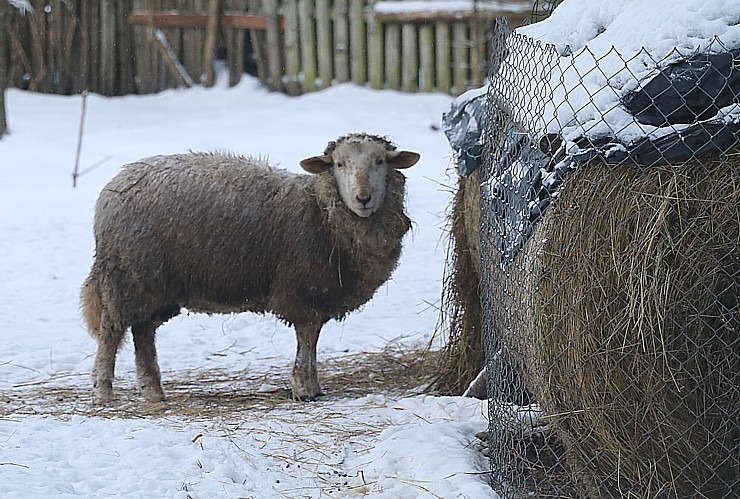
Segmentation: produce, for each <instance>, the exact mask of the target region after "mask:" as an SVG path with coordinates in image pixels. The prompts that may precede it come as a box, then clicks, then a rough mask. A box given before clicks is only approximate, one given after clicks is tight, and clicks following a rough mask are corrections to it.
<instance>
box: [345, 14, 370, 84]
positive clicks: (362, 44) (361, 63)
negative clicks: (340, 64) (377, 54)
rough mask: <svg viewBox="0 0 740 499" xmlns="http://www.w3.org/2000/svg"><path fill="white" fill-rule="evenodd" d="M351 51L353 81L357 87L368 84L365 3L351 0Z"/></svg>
mask: <svg viewBox="0 0 740 499" xmlns="http://www.w3.org/2000/svg"><path fill="white" fill-rule="evenodd" d="M349 2H350V3H349V50H350V54H351V57H350V59H351V60H350V65H351V67H352V81H353V82H354V83H356V84H357V85H364V84H365V83H366V82H367V65H366V62H365V61H366V55H367V41H366V40H365V34H366V33H365V16H364V13H363V11H364V8H365V2H364V1H363V0H349Z"/></svg>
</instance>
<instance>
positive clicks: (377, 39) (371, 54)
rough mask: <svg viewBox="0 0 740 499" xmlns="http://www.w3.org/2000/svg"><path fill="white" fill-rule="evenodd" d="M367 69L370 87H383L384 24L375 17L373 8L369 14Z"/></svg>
mask: <svg viewBox="0 0 740 499" xmlns="http://www.w3.org/2000/svg"><path fill="white" fill-rule="evenodd" d="M367 38H368V51H367V66H368V68H367V70H368V77H369V79H370V87H371V88H375V89H380V88H383V25H382V24H380V23H379V22H378V21H377V20H376V19H375V14H373V12H372V9H371V10H370V12H369V13H368V15H367Z"/></svg>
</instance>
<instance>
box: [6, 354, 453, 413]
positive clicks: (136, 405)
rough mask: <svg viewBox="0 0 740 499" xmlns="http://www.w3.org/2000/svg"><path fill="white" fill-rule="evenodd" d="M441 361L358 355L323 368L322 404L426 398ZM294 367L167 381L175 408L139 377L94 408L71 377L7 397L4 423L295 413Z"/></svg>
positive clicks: (78, 377)
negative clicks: (145, 391) (140, 389)
mask: <svg viewBox="0 0 740 499" xmlns="http://www.w3.org/2000/svg"><path fill="white" fill-rule="evenodd" d="M438 362H439V353H438V352H434V351H430V350H428V349H410V350H403V349H400V348H398V347H389V348H387V349H386V350H385V351H383V352H370V353H357V354H353V355H347V356H343V357H338V358H333V359H331V360H329V361H327V362H320V363H319V375H320V377H321V382H322V387H323V390H324V392H325V393H326V395H325V396H323V397H322V398H321V399H320V400H322V401H331V400H333V399H340V398H341V399H346V398H359V397H363V396H365V395H370V394H376V393H382V394H384V395H387V396H403V395H412V394H416V393H421V392H422V391H423V389H424V388H425V387H426V385H425V380H428V379H429V377H430V373H433V372H435V370H436V366H437V365H438ZM288 373H289V369H288V366H285V365H280V366H276V367H273V368H271V369H269V370H267V371H265V370H264V369H260V370H259V371H258V372H250V371H230V370H227V369H221V368H219V369H206V370H191V371H175V372H166V373H163V378H164V379H163V385H164V386H163V387H164V390H165V393H166V394H167V401H166V402H163V403H161V404H148V403H146V402H145V401H144V399H143V398H142V397H141V395H140V394H139V393H137V391H136V390H135V389H134V388H133V384H134V381H133V380H134V375H133V373H129V375H127V376H124V377H123V378H124V379H119V380H117V382H116V386H115V390H116V399H115V400H114V401H113V402H112V403H111V404H107V405H103V406H101V405H94V404H93V403H92V389H91V382H90V375H89V373H84V374H83V373H76V374H67V375H64V376H60V377H56V378H52V379H49V380H45V381H42V382H37V383H29V384H26V385H24V386H18V387H15V389H13V390H9V391H0V417H12V416H13V415H28V414H40V415H51V416H55V417H58V418H68V417H70V416H73V415H82V416H98V417H108V418H144V417H151V416H155V417H157V416H159V417H185V418H188V419H194V420H199V419H214V418H227V419H228V418H232V417H233V418H238V417H239V414H241V413H243V412H244V411H262V412H264V413H267V412H270V411H273V410H275V409H291V408H295V407H296V406H302V405H303V403H302V402H295V401H293V400H292V398H291V392H290V388H289V387H290V383H289V380H288Z"/></svg>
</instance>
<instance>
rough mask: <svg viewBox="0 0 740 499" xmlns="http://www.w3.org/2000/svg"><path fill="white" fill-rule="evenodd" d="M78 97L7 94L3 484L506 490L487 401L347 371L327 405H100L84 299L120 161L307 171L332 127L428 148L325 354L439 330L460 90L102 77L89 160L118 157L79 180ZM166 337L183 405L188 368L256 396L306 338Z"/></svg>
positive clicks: (0, 321)
mask: <svg viewBox="0 0 740 499" xmlns="http://www.w3.org/2000/svg"><path fill="white" fill-rule="evenodd" d="M225 79H226V78H225V77H224V76H223V75H222V77H221V79H220V81H221V82H223V80H225ZM81 99H82V98H81V97H80V96H70V97H68V96H54V95H40V94H34V93H29V92H23V91H20V90H15V89H10V90H8V91H7V94H6V103H7V106H8V120H9V128H10V134H9V135H7V136H5V137H4V138H3V139H2V140H0V234H1V235H2V237H1V238H0V254H2V255H3V258H2V260H1V261H0V296H2V297H3V299H2V301H1V302H0V397H1V398H0V401H2V403H3V406H4V407H3V410H2V412H0V469H2V474H3V493H4V494H5V495H7V496H8V497H14V498H37V497H44V496H51V497H92V496H116V497H132V498H133V497H137V498H138V497H153V498H154V497H157V498H159V497H175V498H182V499H185V498H188V497H192V498H231V497H234V498H236V497H259V498H272V497H280V498H285V497H289V498H292V497H296V498H297V497H332V496H336V497H377V498H381V497H393V498H411V497H430V498H431V497H444V498H448V497H449V498H473V497H475V498H485V497H491V498H494V497H496V495H495V494H494V492H493V491H492V490H491V489H490V487H489V486H488V484H487V483H486V481H485V480H486V475H485V473H486V472H487V471H488V463H487V461H486V460H485V458H483V457H482V455H481V454H480V452H479V451H478V450H477V447H476V444H475V437H474V435H475V433H476V432H479V431H481V430H484V429H485V428H486V426H487V423H486V420H485V416H484V415H485V414H486V412H487V409H486V407H485V405H484V403H483V402H481V401H478V400H474V399H468V398H462V397H432V396H427V395H418V394H417V395H413V394H405V393H383V392H382V391H378V393H376V394H372V395H365V396H362V397H357V396H354V397H353V396H351V394H350V393H349V389H350V388H351V385H352V382H351V381H349V382H348V385H347V393H343V392H342V391H341V389H337V390H333V391H331V392H329V393H327V396H326V397H324V399H322V400H319V401H317V402H315V403H297V402H295V403H293V402H287V401H286V402H285V403H284V404H280V405H279V406H277V407H272V408H270V407H265V406H264V404H263V405H262V406H260V405H259V404H257V405H256V406H255V407H252V406H251V405H250V406H245V407H244V409H243V410H233V411H230V412H228V411H227V412H224V414H223V415H219V412H218V411H210V412H201V413H198V412H197V411H194V414H193V415H191V416H188V415H187V413H186V411H185V409H187V407H183V408H182V409H183V410H182V411H172V410H171V409H172V407H168V406H165V407H164V408H159V409H157V408H153V409H151V410H148V411H147V410H143V411H138V412H137V411H136V410H131V411H129V413H130V415H128V416H126V411H125V410H122V411H121V413H120V414H119V413H117V412H115V407H114V408H113V409H98V408H96V407H94V406H92V404H91V393H90V392H91V390H90V388H91V387H90V380H89V373H90V371H91V368H92V360H93V355H94V352H95V342H94V340H93V339H91V338H90V337H89V336H88V335H87V333H86V331H85V330H84V327H83V325H82V320H81V317H80V315H79V306H78V293H79V288H80V284H81V283H82V281H83V279H84V278H85V276H86V274H87V272H88V270H89V267H90V264H91V261H92V256H93V249H94V241H93V237H92V217H93V210H94V203H95V199H96V197H97V195H98V193H99V191H100V189H101V188H102V187H103V186H104V185H105V183H106V182H107V181H108V180H110V178H111V177H112V176H113V175H115V173H116V172H117V171H118V169H119V168H120V166H121V165H123V164H125V163H127V162H130V161H134V160H136V159H139V158H142V157H146V156H150V155H154V154H168V153H176V152H183V151H187V150H188V149H192V150H217V149H218V150H231V151H234V152H237V153H241V154H253V155H263V156H268V157H269V159H270V160H271V161H272V162H276V163H279V164H280V165H281V166H283V167H285V168H287V169H289V170H292V171H296V172H298V171H300V168H299V167H298V161H299V160H300V159H301V158H303V157H307V156H310V155H313V154H316V153H320V152H321V151H323V148H324V146H325V145H326V142H327V141H328V140H331V139H334V138H336V137H337V136H339V135H342V134H345V133H348V132H352V131H365V132H368V133H376V134H382V135H388V136H389V137H390V138H391V139H392V140H393V141H394V142H395V143H397V144H398V146H399V147H400V148H404V149H410V150H415V151H418V152H420V153H421V155H422V159H421V161H420V163H419V164H417V165H416V166H415V167H414V168H411V169H409V170H405V174H406V175H407V177H408V212H409V215H410V217H411V218H412V220H413V221H414V227H413V230H412V234H410V235H409V236H408V237H407V239H406V240H405V248H404V255H403V256H402V259H401V262H400V265H399V268H398V269H397V271H396V272H395V273H394V275H393V277H392V279H391V280H390V281H389V282H388V283H387V284H385V285H384V286H382V287H381V288H380V289H379V290H378V292H377V294H376V296H375V298H374V299H373V300H372V301H371V302H370V303H368V304H367V305H366V306H365V307H364V309H363V310H361V311H359V312H356V313H353V314H351V315H350V316H349V318H348V319H347V320H346V321H345V322H343V323H330V324H328V325H327V326H326V327H325V329H324V331H323V332H322V335H321V338H320V340H319V361H320V362H325V366H326V368H329V367H330V366H331V365H332V364H333V363H336V362H339V361H341V360H342V359H346V358H348V357H349V358H351V357H350V356H352V355H357V354H359V353H362V352H379V351H382V350H383V349H384V348H386V347H387V346H388V345H391V346H392V347H394V348H398V349H412V348H415V347H418V346H419V345H426V344H428V343H429V342H430V341H431V342H432V343H433V345H434V346H436V347H438V346H439V340H438V339H433V338H432V335H433V331H434V328H435V325H436V323H437V320H438V315H437V310H436V304H437V302H438V300H439V295H440V288H441V277H442V268H443V261H444V253H445V243H444V240H443V239H444V236H443V230H442V227H443V226H444V224H445V221H444V216H445V210H446V208H447V204H448V201H449V194H450V190H451V188H449V187H447V186H449V185H452V183H453V181H454V180H453V179H451V178H449V177H448V173H447V170H448V167H449V163H450V151H449V146H448V144H447V141H446V139H445V137H444V135H443V134H442V133H441V132H440V131H439V120H440V117H441V114H442V112H443V111H444V110H446V109H447V108H448V107H449V104H450V102H451V97H450V96H447V95H442V94H413V95H410V94H402V93H399V92H393V91H373V90H369V89H364V88H359V87H355V86H352V85H337V86H335V87H332V88H330V89H327V90H325V91H322V92H317V93H312V94H307V95H304V96H301V97H288V96H285V95H283V94H279V93H269V92H267V91H266V90H265V89H263V88H261V87H260V86H259V85H258V83H257V82H256V80H254V79H252V78H245V80H244V81H243V82H242V83H241V84H239V85H238V86H237V87H235V88H233V89H228V88H226V87H225V86H224V84H223V83H219V84H218V85H217V86H216V87H215V88H212V89H204V88H193V89H189V90H172V91H166V92H162V93H160V94H158V95H153V96H127V97H118V98H104V97H101V96H98V95H90V96H88V98H87V118H86V123H85V134H84V142H83V146H82V156H81V159H80V170H81V171H84V170H85V169H87V168H88V167H90V166H91V165H94V164H97V163H102V164H100V166H98V167H96V168H95V169H93V170H91V171H89V172H87V173H85V174H84V175H82V176H81V177H79V178H78V187H77V188H72V181H71V173H72V168H73V164H74V159H75V151H76V147H77V133H78V128H79V119H80V112H81ZM157 346H158V348H159V361H160V366H161V368H162V373H163V379H164V381H165V390H168V387H169V388H170V389H172V388H173V387H174V388H177V387H178V386H180V390H179V391H180V393H184V394H185V395H183V396H182V397H181V398H176V397H175V398H173V399H172V400H174V401H175V402H170V404H174V403H180V401H185V402H182V403H183V404H185V405H186V404H187V402H186V401H187V400H188V399H187V396H186V395H187V393H188V390H190V388H188V386H200V385H201V384H205V383H206V382H207V381H208V382H212V381H213V377H214V376H216V378H218V376H222V377H223V378H222V379H220V380H218V383H217V385H218V387H219V390H221V391H218V390H216V391H214V393H215V394H216V395H214V398H215V399H214V401H213V402H214V403H215V404H216V405H217V406H218V403H219V400H220V399H219V397H222V396H223V395H222V394H223V393H225V392H228V393H231V394H233V397H232V398H235V399H236V400H240V399H238V397H239V396H242V397H245V396H246V395H249V394H243V393H241V389H242V388H243V387H244V384H243V383H239V381H238V379H237V380H234V379H235V378H234V376H239V375H240V373H248V375H249V376H251V377H252V378H254V379H256V380H258V381H256V382H255V384H254V388H253V393H252V394H251V395H255V394H256V395H259V394H260V393H263V392H270V391H274V390H276V389H283V390H285V389H286V387H287V386H288V374H289V370H290V365H291V362H292V359H293V355H294V351H295V339H294V334H293V332H292V330H290V329H288V328H287V327H285V326H283V325H282V324H280V323H279V322H278V321H276V320H275V319H274V318H272V317H271V316H258V315H250V314H235V315H220V316H206V315H201V314H182V315H180V316H178V317H177V318H175V319H173V320H171V321H170V322H168V323H167V324H165V325H164V326H162V327H161V328H160V330H159V331H158V338H157ZM132 350H133V348H132V345H131V341H130V340H128V341H127V343H126V344H125V345H124V347H123V348H122V351H121V352H120V353H119V356H118V363H117V366H116V376H117V379H116V383H115V388H116V390H117V393H118V395H119V403H120V404H121V405H122V406H123V409H127V408H128V409H131V408H135V409H138V408H139V407H140V406H141V405H142V404H144V402H143V400H141V399H140V397H138V395H136V394H135V393H134V391H133V390H131V387H132V385H133V382H134V379H135V374H134V361H133V351H132ZM214 373H216V374H215V375H214ZM229 373H231V374H229ZM321 373H322V371H321V370H320V372H319V374H320V375H321ZM245 376H246V374H245ZM368 376H369V375H368ZM188 382H189V383H191V385H187V383H188ZM183 386H184V387H185V388H182V387H183ZM214 386H216V385H215V384H214ZM64 390H69V391H70V392H71V393H78V394H83V395H82V396H81V397H82V399H81V400H74V399H73V400H72V402H70V401H69V397H67V396H61V395H59V394H60V393H64ZM171 391H172V390H170V392H171ZM121 399H122V400H121ZM57 406H59V407H58V410H55V407H57ZM236 407H237V409H239V406H238V405H237V406H236Z"/></svg>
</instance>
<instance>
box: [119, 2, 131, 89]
mask: <svg viewBox="0 0 740 499" xmlns="http://www.w3.org/2000/svg"><path fill="white" fill-rule="evenodd" d="M130 8H131V5H130V2H116V19H117V21H118V23H117V26H116V29H117V31H118V43H117V49H118V54H117V55H118V88H116V89H115V92H116V95H128V94H131V93H133V92H135V90H136V86H135V84H134V59H133V54H132V49H133V46H132V39H131V31H132V29H133V27H132V26H131V25H130V24H129V23H128V14H129V12H130V10H129V9H130Z"/></svg>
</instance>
